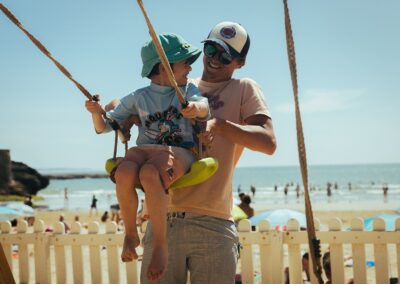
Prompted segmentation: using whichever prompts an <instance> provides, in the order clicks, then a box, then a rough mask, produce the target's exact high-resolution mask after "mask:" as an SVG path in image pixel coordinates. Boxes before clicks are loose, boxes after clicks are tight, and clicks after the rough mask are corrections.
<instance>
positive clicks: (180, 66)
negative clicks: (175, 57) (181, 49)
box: [172, 60, 192, 86]
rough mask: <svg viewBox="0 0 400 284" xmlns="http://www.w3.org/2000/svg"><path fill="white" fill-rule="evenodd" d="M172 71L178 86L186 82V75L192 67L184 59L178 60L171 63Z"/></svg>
mask: <svg viewBox="0 0 400 284" xmlns="http://www.w3.org/2000/svg"><path fill="white" fill-rule="evenodd" d="M172 71H173V72H174V76H175V79H176V82H177V83H178V86H183V85H186V84H187V80H188V75H189V73H190V71H192V67H191V66H190V64H189V63H188V62H187V61H186V60H185V61H179V62H176V63H174V64H173V66H172Z"/></svg>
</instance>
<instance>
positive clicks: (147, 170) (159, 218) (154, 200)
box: [140, 164, 168, 281]
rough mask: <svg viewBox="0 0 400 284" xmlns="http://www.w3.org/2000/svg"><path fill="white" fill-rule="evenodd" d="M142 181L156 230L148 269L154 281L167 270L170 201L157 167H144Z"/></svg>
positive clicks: (149, 276)
mask: <svg viewBox="0 0 400 284" xmlns="http://www.w3.org/2000/svg"><path fill="white" fill-rule="evenodd" d="M140 181H141V183H142V186H143V188H144V190H145V193H146V202H147V207H148V210H149V215H150V220H151V222H152V224H153V230H154V234H153V254H152V257H151V261H150V264H149V266H148V268H147V278H148V279H149V280H152V281H154V280H157V279H159V278H160V277H161V276H162V275H163V274H164V272H165V269H166V268H167V261H168V243H167V236H166V235H167V232H166V226H167V225H166V215H167V202H168V199H167V195H166V194H165V191H164V190H165V189H164V185H163V183H162V182H161V178H160V173H159V171H158V169H157V168H156V166H154V165H152V164H145V165H143V166H142V168H141V169H140Z"/></svg>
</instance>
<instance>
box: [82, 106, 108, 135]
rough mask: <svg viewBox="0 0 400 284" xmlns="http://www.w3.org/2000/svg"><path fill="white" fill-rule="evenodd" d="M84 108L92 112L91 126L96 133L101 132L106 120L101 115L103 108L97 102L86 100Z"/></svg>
mask: <svg viewBox="0 0 400 284" xmlns="http://www.w3.org/2000/svg"><path fill="white" fill-rule="evenodd" d="M85 107H86V109H87V110H88V111H89V112H90V113H91V114H92V120H93V126H94V128H95V129H96V132H97V133H102V132H103V131H104V129H105V128H106V122H105V120H104V118H103V116H102V113H103V108H102V106H101V105H100V104H99V103H98V102H94V101H90V100H87V101H86V102H85Z"/></svg>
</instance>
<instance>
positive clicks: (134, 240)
mask: <svg viewBox="0 0 400 284" xmlns="http://www.w3.org/2000/svg"><path fill="white" fill-rule="evenodd" d="M139 244H140V239H139V236H138V235H137V234H136V235H133V236H128V235H125V238H124V245H123V247H122V253H121V259H122V261H123V262H129V261H132V260H134V259H138V255H137V253H136V249H135V248H136V247H137V246H139Z"/></svg>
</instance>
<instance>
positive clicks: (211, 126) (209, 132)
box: [201, 117, 224, 147]
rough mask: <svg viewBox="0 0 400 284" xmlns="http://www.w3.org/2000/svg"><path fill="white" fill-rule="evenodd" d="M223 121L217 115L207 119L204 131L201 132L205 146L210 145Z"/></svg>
mask: <svg viewBox="0 0 400 284" xmlns="http://www.w3.org/2000/svg"><path fill="white" fill-rule="evenodd" d="M223 122H224V120H222V119H220V118H217V117H214V118H212V119H210V120H208V121H207V126H206V129H205V130H204V132H202V133H201V135H202V138H203V143H204V145H206V146H207V147H210V146H211V144H212V142H213V140H214V136H215V134H216V133H218V132H219V127H220V125H221V124H222V123H223Z"/></svg>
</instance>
